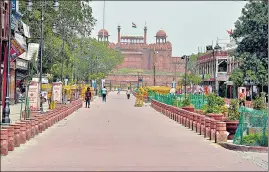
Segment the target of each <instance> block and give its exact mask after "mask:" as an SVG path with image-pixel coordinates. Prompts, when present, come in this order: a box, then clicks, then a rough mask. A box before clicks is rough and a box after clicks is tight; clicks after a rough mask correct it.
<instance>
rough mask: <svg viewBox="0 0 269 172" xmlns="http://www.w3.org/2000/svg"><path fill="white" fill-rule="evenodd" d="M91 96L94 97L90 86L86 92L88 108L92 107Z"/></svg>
mask: <svg viewBox="0 0 269 172" xmlns="http://www.w3.org/2000/svg"><path fill="white" fill-rule="evenodd" d="M91 97H92V93H91V89H90V87H88V88H87V91H86V93H85V101H86V108H87V107H88V108H90V102H91Z"/></svg>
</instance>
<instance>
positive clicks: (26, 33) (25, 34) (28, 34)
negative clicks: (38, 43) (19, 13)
mask: <svg viewBox="0 0 269 172" xmlns="http://www.w3.org/2000/svg"><path fill="white" fill-rule="evenodd" d="M21 23H22V27H23V33H24V36H25V37H27V38H30V37H31V34H30V28H29V26H28V25H27V24H25V23H23V22H22V21H21Z"/></svg>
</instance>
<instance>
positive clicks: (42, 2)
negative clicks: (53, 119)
mask: <svg viewBox="0 0 269 172" xmlns="http://www.w3.org/2000/svg"><path fill="white" fill-rule="evenodd" d="M44 3H45V1H44V0H42V1H41V39H40V59H39V63H40V66H39V88H40V111H41V112H43V103H42V92H41V90H42V60H43V46H44V40H43V39H44V17H43V14H44ZM26 5H27V10H28V11H32V6H33V3H32V1H31V0H28V1H27V4H26ZM53 8H54V10H55V11H58V9H59V2H58V1H57V0H54V3H53Z"/></svg>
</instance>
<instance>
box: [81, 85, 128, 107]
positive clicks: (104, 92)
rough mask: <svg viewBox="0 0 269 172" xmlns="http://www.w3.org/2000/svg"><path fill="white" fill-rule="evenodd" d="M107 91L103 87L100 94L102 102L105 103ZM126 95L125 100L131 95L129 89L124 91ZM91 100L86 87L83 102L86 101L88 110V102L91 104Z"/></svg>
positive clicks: (90, 94)
mask: <svg viewBox="0 0 269 172" xmlns="http://www.w3.org/2000/svg"><path fill="white" fill-rule="evenodd" d="M107 93H108V92H107V89H106V87H105V86H104V87H103V88H102V90H101V94H102V101H103V102H106V97H107ZM119 93H120V89H119V90H118V93H117V94H119ZM126 95H127V99H130V95H131V90H130V87H128V89H127V91H126ZM91 99H92V93H91V88H90V87H88V88H87V90H86V92H85V101H86V108H90V102H91Z"/></svg>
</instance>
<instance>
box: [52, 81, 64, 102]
mask: <svg viewBox="0 0 269 172" xmlns="http://www.w3.org/2000/svg"><path fill="white" fill-rule="evenodd" d="M62 89H63V85H62V83H61V82H53V83H52V90H53V91H52V94H53V95H52V96H53V99H54V101H55V102H56V103H62Z"/></svg>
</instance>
